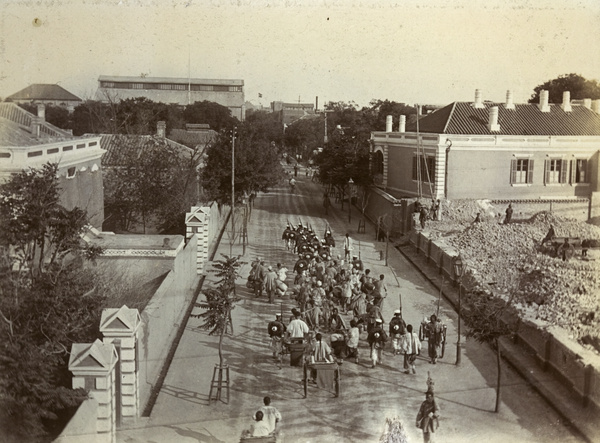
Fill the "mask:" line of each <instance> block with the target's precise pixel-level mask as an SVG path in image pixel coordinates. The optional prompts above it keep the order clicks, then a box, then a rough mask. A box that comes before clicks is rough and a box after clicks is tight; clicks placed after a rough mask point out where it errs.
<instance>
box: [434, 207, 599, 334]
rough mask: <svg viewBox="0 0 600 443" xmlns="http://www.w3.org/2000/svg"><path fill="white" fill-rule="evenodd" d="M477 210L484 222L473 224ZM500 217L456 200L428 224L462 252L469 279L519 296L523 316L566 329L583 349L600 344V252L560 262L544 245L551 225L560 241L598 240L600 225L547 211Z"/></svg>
mask: <svg viewBox="0 0 600 443" xmlns="http://www.w3.org/2000/svg"><path fill="white" fill-rule="evenodd" d="M477 212H480V214H481V217H482V220H483V221H482V222H481V223H473V219H474V217H475V215H476V214H477ZM501 219H502V217H499V216H498V212H497V211H495V210H494V209H493V208H491V207H481V206H479V205H478V204H477V202H474V201H470V202H469V201H468V202H464V203H463V204H462V205H461V204H460V203H459V202H452V204H451V205H449V206H448V207H447V208H444V219H443V221H440V222H430V223H429V225H428V228H427V229H428V230H429V231H430V233H431V235H432V236H433V238H437V239H438V241H443V242H445V243H447V244H448V245H450V246H452V247H454V248H455V249H457V250H458V251H460V252H461V255H462V256H463V258H464V260H465V262H466V264H467V266H468V271H467V272H468V273H469V274H470V275H469V277H470V278H471V279H472V281H476V282H477V283H478V284H479V285H480V286H481V287H483V288H486V289H488V290H489V291H491V292H493V293H494V294H496V295H499V296H502V297H505V298H506V297H508V296H509V295H512V294H515V295H516V298H515V300H517V303H518V306H519V307H520V308H522V311H523V312H524V313H525V315H529V316H534V317H535V318H538V319H541V320H544V321H548V322H549V323H551V324H553V325H559V326H562V327H564V328H565V329H567V330H569V331H570V334H571V336H572V337H573V338H574V339H577V340H579V341H580V342H581V343H582V344H584V345H586V344H587V343H590V342H594V341H595V342H599V341H600V251H595V250H592V251H590V252H589V253H588V254H589V259H588V260H583V259H582V257H581V255H580V253H579V252H577V253H576V255H575V257H574V258H572V259H571V260H569V261H562V259H560V258H557V257H554V256H553V255H554V254H553V253H552V252H553V249H552V248H548V247H546V248H543V247H542V246H541V241H542V239H543V238H544V237H545V236H546V234H547V233H548V230H549V228H550V226H551V225H552V226H553V227H554V230H555V232H556V235H557V236H558V237H561V236H568V237H580V238H582V239H590V240H599V241H600V227H598V226H594V225H591V224H587V223H582V222H577V221H575V220H571V219H562V218H560V217H557V216H555V215H554V214H552V213H549V212H540V213H538V214H535V215H534V216H533V217H531V218H530V219H528V220H525V221H518V222H515V223H510V224H508V225H505V224H502V223H501Z"/></svg>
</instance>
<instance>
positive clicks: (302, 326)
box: [287, 309, 309, 340]
mask: <svg viewBox="0 0 600 443" xmlns="http://www.w3.org/2000/svg"><path fill="white" fill-rule="evenodd" d="M292 313H293V314H294V319H293V320H292V321H291V322H290V324H289V325H288V327H287V332H288V334H289V337H290V339H291V340H294V339H295V340H298V339H300V340H304V335H305V334H307V333H308V331H309V329H308V325H307V324H306V322H305V321H304V320H302V318H301V314H300V311H298V310H297V309H293V310H292Z"/></svg>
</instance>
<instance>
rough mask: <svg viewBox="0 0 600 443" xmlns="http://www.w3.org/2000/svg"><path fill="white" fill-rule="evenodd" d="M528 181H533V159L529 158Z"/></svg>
mask: <svg viewBox="0 0 600 443" xmlns="http://www.w3.org/2000/svg"><path fill="white" fill-rule="evenodd" d="M527 183H529V184H531V183H533V160H527Z"/></svg>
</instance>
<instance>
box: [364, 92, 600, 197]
mask: <svg viewBox="0 0 600 443" xmlns="http://www.w3.org/2000/svg"><path fill="white" fill-rule="evenodd" d="M569 97H570V94H569V92H565V93H564V95H563V102H562V103H555V104H551V103H548V92H547V91H542V92H541V94H540V103H539V104H515V103H513V100H512V93H511V92H510V91H508V92H507V96H506V102H505V103H492V102H488V101H483V100H482V97H481V92H480V91H479V90H477V91H476V94H475V101H474V102H472V103H470V102H454V103H451V104H449V105H447V106H445V107H443V108H441V109H439V110H437V111H435V112H433V113H431V114H428V115H426V116H424V117H422V118H420V119H418V120H417V121H416V122H415V123H412V124H410V125H406V120H405V118H403V117H404V116H401V117H400V125H399V128H398V131H392V127H391V121H392V120H391V117H388V124H387V125H386V126H387V127H386V131H385V132H373V133H372V134H371V142H372V146H371V150H372V167H373V171H374V172H375V174H376V184H377V186H378V187H380V188H382V189H383V190H385V191H386V192H388V193H389V194H391V195H393V196H394V197H396V198H414V197H423V198H425V199H431V198H435V199H437V198H440V199H443V198H446V199H492V200H507V201H508V200H525V199H550V200H561V199H565V200H568V199H581V198H586V199H589V198H590V197H591V196H592V193H593V192H597V191H599V190H600V181H599V176H598V171H599V167H598V164H599V158H598V157H599V150H600V100H594V101H592V100H589V99H588V100H584V101H583V104H582V105H575V104H572V103H571V101H570V99H569Z"/></svg>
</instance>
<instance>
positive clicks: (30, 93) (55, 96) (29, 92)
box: [7, 83, 81, 101]
mask: <svg viewBox="0 0 600 443" xmlns="http://www.w3.org/2000/svg"><path fill="white" fill-rule="evenodd" d="M7 99H11V100H65V101H73V100H75V101H81V99H80V98H79V97H77V96H76V95H74V94H71V93H70V92H69V91H67V90H66V89H65V88H63V87H62V86H59V85H46V84H40V83H36V84H33V85H29V86H27V87H26V88H25V89H21V90H20V91H19V92H16V93H14V94H13V95H10V96H8V97H7Z"/></svg>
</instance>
